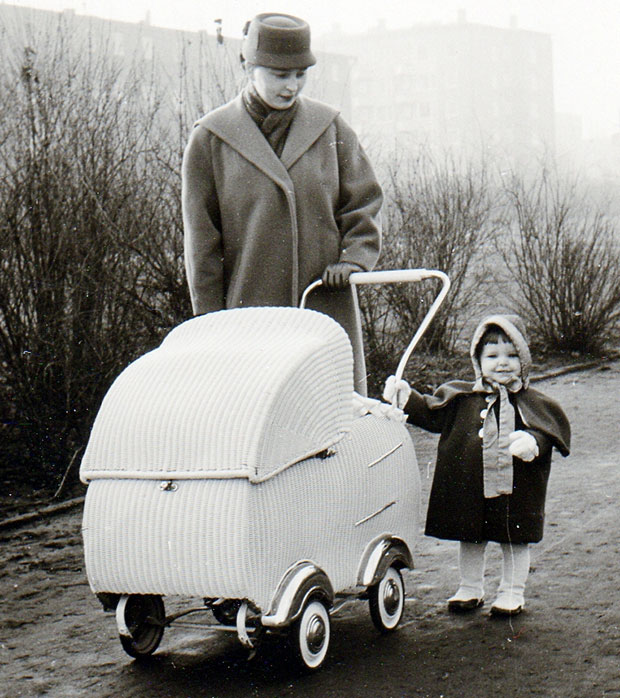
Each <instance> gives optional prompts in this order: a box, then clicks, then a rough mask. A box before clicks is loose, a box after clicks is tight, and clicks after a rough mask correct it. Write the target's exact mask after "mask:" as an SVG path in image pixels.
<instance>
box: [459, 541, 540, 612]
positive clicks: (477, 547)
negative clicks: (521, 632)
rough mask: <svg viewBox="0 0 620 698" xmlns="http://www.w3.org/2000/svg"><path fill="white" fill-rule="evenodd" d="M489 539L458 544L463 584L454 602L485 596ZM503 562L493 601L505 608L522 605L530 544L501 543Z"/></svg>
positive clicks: (528, 567) (495, 604) (528, 566)
mask: <svg viewBox="0 0 620 698" xmlns="http://www.w3.org/2000/svg"><path fill="white" fill-rule="evenodd" d="M486 545H487V544H486V542H483V543H466V542H461V543H460V546H459V569H460V574H461V583H460V586H459V589H458V591H457V592H456V594H455V595H454V596H453V597H452V598H451V599H450V600H451V601H469V600H470V599H483V598H484V551H485V549H486ZM500 545H501V549H502V555H503V563H502V579H501V581H500V584H499V589H498V596H497V599H496V601H495V603H494V604H493V605H494V606H499V607H500V608H504V609H506V610H513V609H515V608H517V607H518V606H523V599H524V593H525V583H526V581H527V577H528V574H529V571H530V549H529V547H528V545H527V544H521V545H511V544H509V543H501V544H500Z"/></svg>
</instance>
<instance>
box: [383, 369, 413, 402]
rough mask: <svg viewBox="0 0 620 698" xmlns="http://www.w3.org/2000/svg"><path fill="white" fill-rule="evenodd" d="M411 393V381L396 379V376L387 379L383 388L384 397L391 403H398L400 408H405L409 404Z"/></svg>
mask: <svg viewBox="0 0 620 698" xmlns="http://www.w3.org/2000/svg"><path fill="white" fill-rule="evenodd" d="M410 395H411V388H410V387H409V383H407V381H405V380H402V379H401V380H399V381H397V380H396V376H390V377H389V378H388V379H387V380H386V381H385V387H384V388H383V399H384V400H385V401H386V402H389V403H390V404H391V405H396V407H398V408H399V409H401V410H402V409H403V408H404V406H405V405H406V404H407V400H408V399H409V396H410Z"/></svg>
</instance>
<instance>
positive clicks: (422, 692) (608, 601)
mask: <svg viewBox="0 0 620 698" xmlns="http://www.w3.org/2000/svg"><path fill="white" fill-rule="evenodd" d="M537 387H538V388H540V389H541V390H543V391H544V392H546V393H547V394H549V395H551V396H553V397H555V398H556V399H557V400H558V401H560V403H561V404H562V405H563V407H564V408H565V410H566V412H567V414H568V415H569V418H570V420H571V423H572V426H573V452H572V454H571V456H570V457H569V458H568V459H566V460H565V459H562V458H560V456H559V455H557V456H556V457H555V459H554V466H553V468H552V474H551V481H550V485H549V496H548V501H547V524H546V529H545V537H544V539H543V541H542V542H541V543H539V544H538V545H535V546H532V573H531V575H530V579H529V582H528V589H527V607H526V610H525V612H524V613H523V614H521V615H520V616H517V617H515V618H514V619H512V620H511V621H506V620H496V619H491V618H490V617H489V615H488V605H487V607H485V608H483V609H481V610H480V611H479V612H476V613H474V614H472V615H471V616H462V617H461V616H457V617H455V616H452V615H450V614H448V613H447V612H446V609H445V599H446V598H447V597H448V596H450V594H451V593H452V592H453V591H454V589H455V587H456V585H457V577H458V574H457V568H456V544H455V543H451V542H446V541H438V540H434V539H431V538H424V537H421V538H420V541H419V546H418V550H417V551H416V564H417V567H416V569H415V570H414V571H411V572H408V573H407V574H406V579H405V581H406V586H407V592H408V597H409V598H408V601H407V606H406V611H405V618H404V621H403V624H402V626H401V628H400V629H399V630H398V631H397V632H396V633H394V634H392V635H390V636H387V637H382V636H379V635H378V634H377V633H376V632H375V631H374V629H373V627H372V624H371V623H370V620H369V616H368V610H367V607H366V605H365V604H364V603H361V602H355V603H352V604H351V605H349V606H347V607H346V608H345V609H343V610H342V611H341V612H340V613H339V614H338V616H337V617H335V618H334V622H333V640H332V645H331V647H330V654H329V657H328V659H327V661H326V663H325V665H324V667H323V668H322V669H321V670H320V671H319V672H318V673H317V674H314V675H311V676H299V675H297V674H295V673H294V671H293V670H292V669H291V667H290V666H289V664H288V663H287V662H286V661H285V658H284V655H283V653H282V650H281V647H280V645H279V644H277V643H266V644H265V645H264V646H263V647H261V648H260V651H259V653H258V654H257V656H256V657H255V658H254V659H253V660H251V661H248V659H247V654H246V652H245V650H243V648H242V647H241V646H240V645H239V643H238V642H237V641H236V640H234V639H233V638H230V637H228V636H222V635H221V634H218V633H215V632H213V631H207V632H206V633H203V634H195V633H190V632H187V631H185V630H181V629H178V630H177V629H175V628H172V629H171V630H168V631H166V634H165V635H164V639H163V642H162V645H161V647H160V649H159V650H158V652H157V653H156V655H155V656H154V657H153V658H152V659H151V660H150V661H148V662H146V663H136V662H133V661H131V660H130V658H129V657H127V656H126V655H125V654H124V653H123V651H122V649H121V647H120V644H119V642H118V638H117V634H116V627H115V623H114V619H113V618H112V617H111V616H109V615H105V614H103V613H102V612H101V609H100V606H99V603H98V602H97V600H96V599H95V598H94V597H93V595H92V594H91V593H90V591H89V588H88V584H87V582H86V579H85V575H84V569H83V560H82V548H81V535H80V517H81V511H80V508H79V507H78V508H76V509H74V510H72V511H68V512H64V513H62V514H58V515H56V516H54V517H45V518H43V519H41V520H38V521H32V522H29V523H26V524H24V525H22V526H21V527H19V528H14V529H9V530H0V541H1V546H0V560H1V563H2V564H1V566H0V692H1V695H3V696H7V697H9V696H10V697H11V698H13V697H14V696H59V697H63V698H64V697H68V696H86V695H91V696H120V695H123V696H155V697H157V696H185V697H188V696H192V697H193V696H292V695H299V696H428V697H430V696H433V697H437V698H440V697H441V696H444V697H445V698H449V697H450V698H451V697H456V696H466V697H472V698H479V697H486V696H489V695H502V696H546V697H555V696H557V697H558V698H559V697H562V698H566V697H569V698H570V697H575V698H577V697H579V698H584V697H587V698H590V697H591V696H620V671H619V666H620V609H619V608H618V606H616V605H615V604H616V602H618V601H619V600H620V598H619V594H618V588H619V584H620V582H619V581H618V578H619V575H618V569H619V567H618V565H619V560H620V528H619V527H618V500H619V499H620V477H619V476H618V464H619V463H620V429H619V426H618V406H619V397H618V396H619V395H620V362H618V361H616V362H613V363H610V364H608V365H606V366H603V367H600V368H598V369H591V370H586V371H583V372H580V373H573V374H568V375H563V376H558V377H555V378H553V379H550V380H547V381H544V382H543V383H541V384H539V385H537ZM413 437H414V442H415V443H416V448H417V451H418V458H419V462H420V470H421V474H422V479H423V487H424V491H423V496H424V498H426V497H427V495H428V488H429V485H430V478H431V476H432V462H433V457H434V447H435V437H432V436H430V435H427V434H425V433H423V432H420V431H418V430H413ZM497 547H498V546H489V555H488V569H487V588H488V591H487V595H488V596H489V597H491V598H492V594H493V591H494V587H495V585H496V584H497V581H498V578H499V572H500V564H501V563H500V557H499V554H498V550H497V549H496V548H497Z"/></svg>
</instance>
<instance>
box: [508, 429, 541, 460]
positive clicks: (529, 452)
mask: <svg viewBox="0 0 620 698" xmlns="http://www.w3.org/2000/svg"><path fill="white" fill-rule="evenodd" d="M508 438H509V439H510V446H509V447H508V450H509V451H510V453H511V454H512V455H513V456H514V457H515V458H520V459H521V460H524V461H531V460H534V458H536V456H537V455H538V443H537V441H536V439H535V438H534V437H533V436H532V435H531V434H528V433H527V431H513V432H512V434H509V435H508Z"/></svg>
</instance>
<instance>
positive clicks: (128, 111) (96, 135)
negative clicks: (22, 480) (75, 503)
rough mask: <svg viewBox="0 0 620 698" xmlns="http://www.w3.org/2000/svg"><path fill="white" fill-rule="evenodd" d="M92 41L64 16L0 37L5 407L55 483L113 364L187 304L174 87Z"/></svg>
mask: <svg viewBox="0 0 620 698" xmlns="http://www.w3.org/2000/svg"><path fill="white" fill-rule="evenodd" d="M92 42H93V38H92V37H91V36H84V37H82V38H81V40H78V37H75V36H72V37H70V36H68V35H67V32H66V31H65V30H63V27H62V26H59V27H57V28H56V30H55V31H48V32H45V33H43V34H39V35H33V36H32V37H30V40H29V43H28V44H26V45H24V44H22V45H21V46H20V45H19V44H16V45H10V44H8V43H5V44H4V45H3V48H2V49H1V51H2V53H3V54H4V55H3V56H2V58H3V65H5V66H9V69H8V70H7V71H6V72H5V74H4V79H3V80H2V82H1V83H0V90H1V91H2V94H1V95H0V104H2V105H4V107H3V108H2V113H1V114H0V116H1V117H2V118H1V120H0V121H1V124H2V126H0V254H1V255H2V275H1V276H0V365H1V366H2V371H3V391H2V393H3V397H4V398H5V400H6V401H8V402H10V403H12V409H11V410H9V408H8V407H7V406H6V404H5V407H4V410H3V411H4V413H3V414H2V415H1V416H2V417H3V418H4V419H5V420H6V419H7V418H10V422H11V423H12V424H13V432H14V433H16V439H17V440H18V442H19V453H18V456H17V457H18V458H19V459H20V460H22V461H23V462H27V463H28V464H29V466H30V469H31V472H33V471H35V472H37V473H38V474H39V476H40V478H41V479H47V480H49V481H56V482H57V480H58V473H59V472H62V471H63V470H64V464H66V463H68V462H69V461H70V459H71V455H72V454H73V453H74V452H75V451H76V449H78V448H80V446H82V445H83V444H84V442H85V439H86V437H87V433H88V430H89V428H90V426H91V424H92V420H93V417H94V414H95V413H96V410H97V408H98V405H99V402H100V400H101V397H102V395H103V393H104V392H105V390H106V389H107V388H108V386H109V384H110V382H111V381H112V379H113V378H114V377H115V375H117V374H118V372H119V371H120V370H121V369H122V368H123V367H124V366H125V365H126V364H127V363H128V362H129V361H131V360H132V359H133V358H135V357H136V356H137V355H139V354H141V353H143V352H144V351H145V350H147V349H148V348H150V347H152V346H153V345H154V344H156V343H157V342H158V340H159V338H160V337H161V335H162V333H163V332H165V331H166V330H167V329H169V328H170V327H172V326H173V325H175V324H177V323H178V322H179V321H180V320H182V319H185V318H187V317H188V316H189V313H190V311H189V303H188V298H187V291H186V288H185V280H184V274H183V269H182V261H181V254H182V235H181V229H180V205H179V191H178V190H179V189H180V182H179V179H178V177H179V175H177V177H176V178H175V177H172V176H171V172H178V171H179V170H180V166H179V162H178V159H179V153H178V148H177V147H176V143H170V142H169V141H166V140H165V138H162V135H165V128H164V124H163V122H162V120H161V118H160V110H161V104H162V103H163V100H164V97H163V96H162V94H161V92H160V91H159V90H158V88H157V86H156V85H155V83H154V82H149V75H148V74H146V73H144V72H142V71H141V70H140V69H139V67H138V66H136V65H134V66H130V67H129V68H128V66H127V65H123V66H121V65H118V64H117V63H116V62H115V61H114V60H113V59H112V57H110V56H109V55H108V54H107V53H106V51H105V47H104V46H101V45H97V46H93V45H92ZM9 412H10V414H7V413H9Z"/></svg>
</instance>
